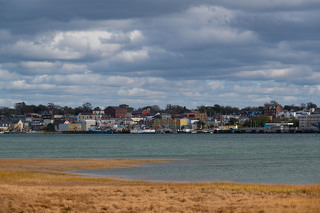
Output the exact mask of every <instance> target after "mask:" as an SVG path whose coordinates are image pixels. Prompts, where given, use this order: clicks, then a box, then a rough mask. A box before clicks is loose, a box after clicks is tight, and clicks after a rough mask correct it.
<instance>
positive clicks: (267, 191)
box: [0, 159, 320, 213]
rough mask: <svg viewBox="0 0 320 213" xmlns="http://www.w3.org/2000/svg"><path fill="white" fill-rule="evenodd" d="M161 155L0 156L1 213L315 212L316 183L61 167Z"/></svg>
mask: <svg viewBox="0 0 320 213" xmlns="http://www.w3.org/2000/svg"><path fill="white" fill-rule="evenodd" d="M163 161H165V160H151V159H134V160H133V159H0V213H2V212H260V213H262V212H320V185H319V184H318V185H264V184H239V183H224V182H213V183H161V182H145V181H124V180H115V179H108V178H95V177H87V176H81V175H74V174H69V173H66V172H68V171H71V170H89V169H107V168H123V167H137V166H139V165H141V164H143V163H161V162H163Z"/></svg>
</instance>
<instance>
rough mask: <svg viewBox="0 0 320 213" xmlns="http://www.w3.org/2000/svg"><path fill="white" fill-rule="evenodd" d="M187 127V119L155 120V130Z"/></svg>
mask: <svg viewBox="0 0 320 213" xmlns="http://www.w3.org/2000/svg"><path fill="white" fill-rule="evenodd" d="M186 125H188V119H155V120H154V127H155V129H181V128H182V127H183V126H186Z"/></svg>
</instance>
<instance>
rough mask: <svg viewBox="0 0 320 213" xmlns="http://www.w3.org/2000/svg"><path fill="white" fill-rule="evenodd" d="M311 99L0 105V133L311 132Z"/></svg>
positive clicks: (319, 126) (317, 127)
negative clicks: (240, 103) (252, 103)
mask: <svg viewBox="0 0 320 213" xmlns="http://www.w3.org/2000/svg"><path fill="white" fill-rule="evenodd" d="M317 132H320V108H318V107H317V105H316V104H314V103H312V102H309V103H306V104H304V103H302V104H301V105H299V106H297V105H284V106H282V105H281V104H280V103H278V102H277V101H271V102H268V103H264V104H263V105H262V106H258V107H245V108H242V109H239V108H237V107H231V106H221V105H219V104H215V105H213V106H198V107H197V108H196V109H188V108H186V107H185V106H180V105H171V104H168V105H167V106H166V107H165V109H161V108H160V107H159V106H158V105H150V106H144V107H141V108H138V109H134V108H132V107H130V106H129V105H127V104H121V105H119V106H107V107H105V108H104V109H101V108H100V107H94V106H92V104H91V103H84V104H83V105H82V106H79V107H75V108H72V107H68V106H65V107H61V106H59V105H55V104H54V103H49V104H47V105H41V104H40V105H38V106H36V105H27V104H25V103H24V102H20V103H16V104H15V105H14V108H9V107H1V108H0V133H2V134H21V133H63V134H128V133H131V134H154V133H163V134H165V133H317Z"/></svg>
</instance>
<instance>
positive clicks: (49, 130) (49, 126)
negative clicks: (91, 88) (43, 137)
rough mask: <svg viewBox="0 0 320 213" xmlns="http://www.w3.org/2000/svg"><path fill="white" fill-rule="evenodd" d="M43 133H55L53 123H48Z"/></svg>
mask: <svg viewBox="0 0 320 213" xmlns="http://www.w3.org/2000/svg"><path fill="white" fill-rule="evenodd" d="M44 131H46V132H55V131H56V128H55V127H54V124H53V123H49V124H48V125H47V126H46V128H44Z"/></svg>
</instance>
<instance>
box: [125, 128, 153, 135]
mask: <svg viewBox="0 0 320 213" xmlns="http://www.w3.org/2000/svg"><path fill="white" fill-rule="evenodd" d="M130 133H132V134H155V133H156V130H154V129H133V130H131V131H130Z"/></svg>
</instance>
